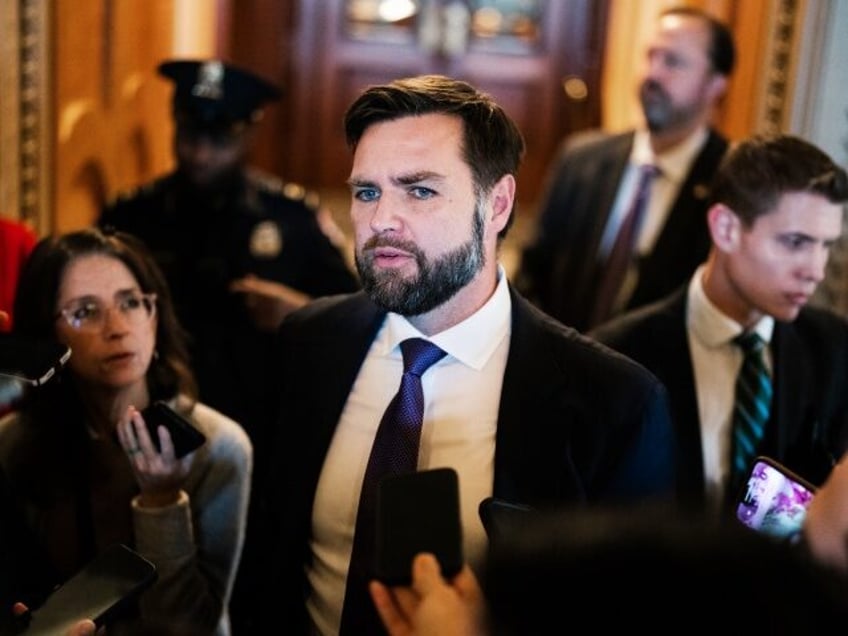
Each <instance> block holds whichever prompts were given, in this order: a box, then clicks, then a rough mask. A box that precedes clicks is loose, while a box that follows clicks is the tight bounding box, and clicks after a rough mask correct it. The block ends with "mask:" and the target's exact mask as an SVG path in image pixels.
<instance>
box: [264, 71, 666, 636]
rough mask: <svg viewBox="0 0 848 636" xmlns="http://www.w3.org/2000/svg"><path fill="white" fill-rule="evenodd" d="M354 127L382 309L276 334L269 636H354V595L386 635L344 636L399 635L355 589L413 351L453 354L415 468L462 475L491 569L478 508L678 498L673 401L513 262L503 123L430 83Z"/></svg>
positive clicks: (468, 509) (368, 259) (357, 187)
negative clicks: (511, 272) (373, 474)
mask: <svg viewBox="0 0 848 636" xmlns="http://www.w3.org/2000/svg"><path fill="white" fill-rule="evenodd" d="M345 130H346V135H347V139H348V142H349V144H350V146H351V147H352V149H353V151H354V156H353V166H352V170H351V175H350V178H349V180H348V182H349V184H350V188H351V191H352V203H351V219H352V221H353V227H354V233H355V239H356V263H357V268H358V270H359V273H360V279H361V280H362V283H363V288H364V293H358V294H354V295H346V296H341V297H332V298H325V299H319V300H317V301H314V302H313V303H312V304H310V305H309V306H307V307H306V308H304V309H301V310H299V311H297V312H294V313H292V314H291V315H289V316H288V317H287V318H286V320H285V321H284V322H283V324H282V326H281V329H280V331H279V334H278V335H279V337H280V343H279V350H280V358H281V365H280V369H279V371H280V375H279V377H277V378H276V383H277V386H278V387H279V392H280V405H281V416H280V423H279V426H278V428H277V430H278V431H279V433H280V437H279V439H278V444H277V446H276V447H275V449H274V451H275V457H277V458H278V461H276V462H275V463H274V467H273V469H272V473H271V475H270V478H269V479H268V482H267V487H268V488H267V490H268V493H269V497H268V499H267V501H266V502H265V504H266V510H267V512H269V513H270V520H271V522H272V526H271V529H270V532H269V533H268V534H267V536H269V537H273V538H274V542H275V547H276V549H277V550H276V558H275V559H274V560H272V561H271V562H269V567H268V568H267V570H268V572H269V573H270V574H271V576H272V577H273V580H272V582H271V584H270V585H269V587H268V592H269V597H268V600H267V602H266V603H264V604H260V606H261V605H264V606H266V608H267V609H268V610H270V612H269V614H270V617H269V618H270V620H269V622H268V623H267V624H266V625H264V626H263V627H264V628H265V629H266V630H271V629H273V628H275V627H279V626H280V625H283V626H285V627H286V628H289V629H290V630H291V632H290V633H327V634H332V633H337V632H338V630H339V627H340V625H343V626H344V625H345V617H346V613H347V612H348V609H349V608H348V605H347V600H346V597H348V596H349V595H350V594H355V595H356V596H358V597H359V598H361V599H363V601H362V604H361V605H360V609H364V610H366V611H368V612H370V613H371V614H372V617H371V620H373V621H374V622H373V623H368V624H367V625H368V626H360V627H359V628H358V629H356V630H351V631H349V632H347V631H346V627H343V628H342V630H341V633H356V634H370V633H380V631H382V629H381V628H379V627H378V626H379V622H378V619H377V616H376V613H375V612H374V608H373V604H372V603H371V601H370V598H369V597H368V594H367V588H366V585H367V577H363V578H361V579H358V578H357V579H352V580H351V581H348V580H347V579H348V569H349V568H348V566H349V563H350V559H351V553H352V545H354V538H355V534H356V532H358V530H357V531H354V527H355V526H356V524H357V523H358V522H357V516H358V513H357V508H358V506H357V502H358V501H359V499H360V496H361V490H362V483H363V475H364V474H365V472H366V465H367V464H368V462H369V454H370V453H371V450H372V445H373V444H374V443H375V442H374V440H375V437H376V436H377V430H378V425H379V423H380V418H381V414H382V413H383V411H384V410H385V409H386V405H387V404H388V403H389V401H390V399H391V398H392V394H393V393H394V392H395V391H396V390H397V387H398V383H399V379H400V378H401V373H402V362H401V355H400V349H401V347H400V346H399V345H400V343H401V342H404V343H405V342H406V341H407V340H408V339H409V338H418V339H423V340H425V341H427V342H430V343H433V344H435V345H437V346H438V347H439V348H441V350H442V351H444V352H445V355H444V357H443V358H441V359H440V360H439V361H438V362H436V363H435V364H434V365H433V366H432V367H430V369H429V370H428V371H426V372H424V373H423V375H422V378H421V383H422V390H423V395H424V408H423V427H422V429H421V433H420V440H419V443H420V446H419V450H418V454H417V463H416V466H417V469H418V470H422V469H427V468H435V467H442V466H448V467H452V468H454V469H455V470H456V471H457V473H458V474H459V485H460V501H461V506H462V511H461V515H462V525H463V544H464V552H465V556H466V558H467V559H468V560H469V562H470V563H472V564H473V565H475V566H476V565H478V564H479V563H480V562H481V560H482V557H483V554H484V553H485V550H486V536H485V531H484V529H483V527H482V524H481V522H480V519H479V516H478V510H477V509H478V505H479V503H480V501H481V500H483V499H484V498H485V497H488V496H490V495H493V494H494V495H497V496H498V497H501V498H504V499H508V500H512V501H517V502H526V503H529V504H532V505H535V506H538V507H542V508H544V507H548V506H555V505H566V504H572V505H577V506H586V505H593V504H597V503H600V502H608V503H613V502H614V503H616V504H624V503H625V502H627V503H633V502H641V501H644V500H649V499H651V500H653V499H654V498H665V497H670V496H671V494H672V492H673V473H674V458H673V454H672V448H673V446H674V442H673V440H672V439H671V437H670V432H671V431H670V428H669V425H670V422H669V418H668V412H667V410H666V409H667V404H666V400H665V395H664V390H663V389H662V387H661V385H660V384H659V383H658V382H657V381H656V379H655V378H654V377H653V376H651V375H650V374H649V373H647V372H646V371H645V370H644V369H643V368H641V367H640V366H638V365H636V364H634V363H633V362H632V361H631V360H629V359H627V358H625V357H623V356H620V355H618V354H615V353H614V352H612V351H610V350H609V349H607V348H605V347H602V346H600V345H598V344H597V343H594V342H592V341H590V340H588V339H587V338H585V337H583V336H581V335H580V334H578V333H577V332H576V331H574V330H572V329H570V328H568V327H565V326H563V325H561V324H560V323H558V322H556V321H554V320H553V319H551V318H550V317H548V316H547V315H545V314H543V313H542V312H540V311H539V310H538V309H536V308H534V307H533V306H531V305H530V304H529V303H528V302H527V301H526V300H524V299H523V298H522V297H521V296H520V295H518V294H517V293H516V292H515V291H514V290H513V289H511V288H510V285H509V283H508V281H507V279H506V275H505V273H504V270H503V268H502V267H501V266H499V264H498V246H499V244H500V242H501V241H502V239H503V237H504V235H505V234H506V232H507V230H508V228H509V225H510V221H511V217H512V212H513V204H514V199H515V188H516V181H515V174H516V172H517V170H518V166H519V163H520V159H521V156H522V155H523V152H524V142H523V139H522V137H521V134H520V132H519V131H518V129H517V127H516V126H515V124H514V122H513V121H512V120H511V119H509V118H508V116H507V115H506V114H505V113H504V111H503V109H502V108H501V107H500V106H498V105H497V104H496V103H494V102H493V101H492V100H491V98H490V97H489V96H487V95H485V94H481V93H480V92H478V91H477V90H476V89H474V88H473V87H472V86H470V85H468V84H467V83H465V82H461V81H457V80H453V79H450V78H446V77H442V76H423V77H418V78H408V79H405V80H398V81H394V82H392V83H390V84H388V85H384V86H374V87H370V88H369V89H367V90H366V91H365V92H364V93H363V94H362V95H360V96H359V97H358V98H357V99H356V100H355V102H354V103H353V104H352V106H351V107H350V108H349V110H348V112H347V114H346V117H345ZM380 432H381V433H382V432H383V428H382V427H380ZM295 440H297V441H295ZM410 565H411V564H410ZM346 586H347V591H346ZM351 590H353V591H352V592H351ZM354 597H355V596H354ZM281 604H285V606H284V607H283V606H281ZM343 607H344V611H343ZM309 627H311V629H312V630H315V631H310V629H309ZM375 630H376V631H375ZM263 633H265V632H263ZM269 633H270V632H269Z"/></svg>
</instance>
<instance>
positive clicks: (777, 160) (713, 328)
mask: <svg viewBox="0 0 848 636" xmlns="http://www.w3.org/2000/svg"><path fill="white" fill-rule="evenodd" d="M846 200H848V178H846V174H845V171H844V170H843V169H842V168H840V167H839V166H837V165H835V164H834V163H833V161H832V160H831V159H830V158H829V157H828V156H827V155H826V154H824V153H823V152H822V151H821V150H819V149H818V148H816V147H815V146H813V145H812V144H810V143H808V142H806V141H804V140H802V139H799V138H797V137H793V136H788V135H779V136H774V137H767V136H760V137H754V138H751V139H749V140H746V141H744V142H742V143H740V144H739V145H738V146H737V147H735V148H734V149H733V150H731V151H730V153H729V154H728V156H727V157H726V159H725V160H724V162H723V163H722V165H721V166H720V168H719V171H718V173H717V174H716V179H715V182H714V185H713V189H712V193H711V205H710V207H709V210H708V212H707V224H708V226H709V230H710V235H711V237H712V247H711V249H710V253H709V257H708V258H707V260H706V262H705V263H703V264H702V265H701V266H700V267H699V268H698V269H697V271H696V272H695V274H694V275H693V276H692V277H691V279H690V281H689V283H688V284H686V285H683V286H682V287H681V288H679V289H678V290H677V291H675V292H673V293H672V294H671V295H669V296H666V297H665V298H663V299H661V300H659V301H657V302H656V303H652V304H651V305H648V306H646V307H643V308H640V309H637V310H634V311H632V312H628V313H626V314H624V315H622V316H619V317H618V318H616V319H613V320H612V321H611V322H609V323H607V324H605V325H602V326H600V327H598V328H597V329H595V330H593V331H591V332H590V335H592V336H593V337H595V338H596V339H598V340H599V341H601V342H603V343H606V344H607V345H609V346H611V347H612V348H614V349H616V350H618V351H620V352H622V353H624V354H625V355H628V356H630V357H632V358H633V359H635V360H637V361H638V362H640V363H642V364H643V365H645V366H646V367H647V368H648V369H649V370H651V371H652V372H653V373H654V374H656V375H657V377H659V378H660V380H661V381H662V382H663V383H664V384H665V386H666V388H667V389H668V392H669V398H670V402H671V408H672V419H673V421H674V425H675V428H676V430H677V439H678V443H679V446H678V462H679V466H680V474H679V476H678V483H679V485H680V489H681V490H680V491H681V495H682V497H683V499H684V501H686V502H690V503H693V504H696V505H700V504H703V503H707V504H708V505H710V504H711V505H713V506H716V507H718V508H721V506H722V502H726V501H727V500H728V499H730V498H732V497H733V496H734V495H735V494H736V492H737V490H738V487H739V483H738V480H732V479H731V475H732V470H731V468H732V466H731V450H732V448H733V444H732V443H731V440H732V439H733V433H732V414H733V410H734V404H735V403H736V390H735V386H736V378H737V375H738V373H739V370H740V368H741V367H742V360H743V354H742V351H741V350H740V348H739V347H738V346H736V345H735V344H734V342H733V340H734V338H735V337H736V336H737V335H739V334H740V333H742V332H756V333H757V334H758V335H759V336H760V337H761V339H762V340H763V341H765V343H766V351H765V354H766V360H765V364H766V367H767V371H768V375H769V376H770V384H771V387H772V390H771V399H770V404H767V412H768V419H767V421H766V422H765V426H764V431H763V434H762V437H761V440H760V441H759V442H756V441H754V443H753V448H752V449H751V450H752V453H755V454H763V455H768V456H770V457H772V458H774V459H777V460H778V461H780V462H781V463H783V464H786V465H787V466H789V467H790V468H791V469H793V470H794V471H795V472H797V473H799V474H800V475H802V476H804V477H806V478H807V479H808V480H810V481H812V482H813V483H815V484H817V485H818V484H821V482H822V481H824V479H825V477H826V476H827V475H828V474H829V472H830V470H831V468H832V466H833V463H834V461H835V460H837V459H839V458H840V457H841V456H842V454H843V453H844V452H845V450H846V448H848V391H846V390H845V389H846V386H848V322H846V321H845V320H844V319H843V318H842V317H840V316H837V315H835V314H833V313H831V312H829V311H826V310H822V309H818V308H814V307H808V306H807V302H808V300H809V299H810V297H811V296H812V294H813V292H814V291H815V289H816V286H817V285H818V284H819V283H820V282H821V281H822V279H823V278H824V274H825V265H826V263H827V259H828V256H829V253H830V248H831V247H832V246H833V244H834V243H835V242H836V240H837V239H838V238H839V236H840V234H841V232H842V222H843V206H844V203H845V201H846Z"/></svg>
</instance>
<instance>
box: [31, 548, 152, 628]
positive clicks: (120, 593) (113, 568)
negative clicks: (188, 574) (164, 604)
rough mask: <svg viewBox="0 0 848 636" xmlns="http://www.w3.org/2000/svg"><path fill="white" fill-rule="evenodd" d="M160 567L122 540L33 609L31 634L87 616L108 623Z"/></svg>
mask: <svg viewBox="0 0 848 636" xmlns="http://www.w3.org/2000/svg"><path fill="white" fill-rule="evenodd" d="M156 577H157V573H156V567H155V566H154V565H153V563H151V562H150V561H148V560H147V559H145V558H144V557H142V556H141V555H140V554H138V553H137V552H135V551H134V550H132V549H130V548H128V547H127V546H125V545H123V544H121V543H118V544H115V545H113V546H111V547H109V548H107V549H106V550H104V551H103V552H101V553H100V554H99V555H98V556H96V557H95V558H94V559H93V560H92V561H90V562H89V563H88V564H87V565H86V566H85V567H84V568H83V569H82V570H80V571H79V572H78V573H77V574H75V575H74V576H72V577H71V578H70V579H68V580H67V581H66V582H65V583H63V584H62V585H61V586H59V587H58V588H56V589H55V590H54V591H53V592H52V593H51V594H50V596H48V597H47V600H46V601H45V602H44V603H42V604H41V605H40V606H39V607H38V608H36V609H34V610H32V612H31V613H30V619H29V622H28V624H27V626H26V628H25V629H24V630H23V633H24V634H27V636H56V635H57V634H65V633H67V631H68V629H70V627H71V626H72V625H74V624H75V623H76V622H78V621H79V620H81V619H83V618H90V619H91V620H93V621H94V622H95V624H96V625H97V626H98V627H101V626H103V625H107V624H108V623H109V622H110V621H112V620H113V619H114V618H115V617H117V616H119V615H120V614H121V612H122V611H123V610H124V609H125V608H126V607H127V606H128V605H130V604H131V602H132V601H134V600H135V599H136V598H137V597H138V595H139V594H141V592H143V591H144V590H145V589H147V588H148V587H150V586H151V585H153V583H154V582H155V581H156Z"/></svg>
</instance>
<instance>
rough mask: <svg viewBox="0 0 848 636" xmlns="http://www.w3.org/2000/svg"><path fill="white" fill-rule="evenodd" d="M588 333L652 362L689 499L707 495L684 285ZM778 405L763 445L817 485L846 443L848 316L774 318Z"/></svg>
mask: <svg viewBox="0 0 848 636" xmlns="http://www.w3.org/2000/svg"><path fill="white" fill-rule="evenodd" d="M590 336H592V337H594V338H597V339H598V340H599V341H601V342H603V343H605V344H607V345H609V346H611V347H613V348H614V349H616V350H618V351H621V352H622V353H624V354H625V355H627V356H630V357H632V358H633V359H634V360H637V361H638V362H640V363H642V364H643V365H645V366H646V367H648V369H650V370H651V371H652V372H653V373H654V374H656V376H657V377H658V378H659V379H660V380H661V381H662V382H663V383H664V384H665V386H666V388H667V389H668V394H669V401H670V404H671V414H672V420H673V421H674V425H675V428H676V430H677V440H678V444H679V445H678V449H677V459H678V463H679V466H680V474H679V476H678V484H679V486H680V489H681V490H680V492H681V495H682V496H683V497H684V501H691V502H693V503H697V502H703V500H704V464H703V453H702V447H701V429H700V419H699V417H698V403H697V397H696V393H695V375H694V371H693V369H692V356H691V353H690V350H689V341H688V336H687V332H686V286H684V287H683V288H681V289H679V290H677V291H676V292H674V293H673V294H671V295H669V296H667V297H665V298H663V299H662V300H660V301H657V302H656V303H653V304H651V305H648V306H646V307H643V308H641V309H637V310H635V311H633V312H629V313H627V314H624V315H622V316H619V317H618V318H615V319H613V320H612V321H610V322H608V323H606V324H605V325H602V326H601V327H599V328H597V329H595V330H593V331H591V332H590ZM770 347H771V353H772V359H773V361H774V370H773V386H774V397H773V400H774V403H773V404H774V406H773V408H772V413H771V417H770V419H769V422H768V423H767V425H766V433H765V437H764V439H763V440H762V443H761V445H760V448H759V452H760V453H761V454H764V455H769V456H771V457H773V458H775V459H777V460H778V461H780V462H782V463H784V464H786V465H787V466H789V467H790V468H792V469H793V470H795V471H796V472H798V473H799V474H801V475H802V476H804V477H807V478H808V479H809V480H810V481H812V482H814V483H815V484H817V485H819V484H821V482H822V481H823V480H824V478H825V477H826V476H827V474H828V473H829V472H830V469H831V467H832V465H833V460H834V459H838V458H839V457H840V456H841V455H842V453H843V452H845V450H846V448H848V390H846V388H848V323H846V322H845V321H844V320H843V319H842V318H840V317H839V316H836V315H835V314H833V313H830V312H827V311H824V310H821V309H816V308H813V307H806V308H804V309H803V310H802V311H801V312H800V314H799V315H798V317H797V318H796V319H795V320H794V321H792V322H791V323H786V322H776V323H775V329H774V333H773V335H772V341H771V344H770Z"/></svg>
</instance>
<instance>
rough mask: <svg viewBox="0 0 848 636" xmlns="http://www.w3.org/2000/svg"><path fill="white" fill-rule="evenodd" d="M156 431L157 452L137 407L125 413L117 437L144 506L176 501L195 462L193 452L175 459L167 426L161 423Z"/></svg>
mask: <svg viewBox="0 0 848 636" xmlns="http://www.w3.org/2000/svg"><path fill="white" fill-rule="evenodd" d="M157 433H158V434H159V444H160V448H161V451H160V452H157V451H156V447H155V446H154V445H153V440H152V439H150V433H148V431H147V426H146V425H145V423H144V418H143V417H142V415H141V413H140V412H139V411H138V409H136V408H135V407H134V406H130V407H128V408H127V412H126V414H125V416H124V417H123V418H121V421H120V422H118V439H119V440H120V442H121V446H122V447H123V449H124V452H125V453H126V454H127V458H128V459H129V461H130V465H131V466H132V469H133V472H134V473H135V478H136V481H137V482H138V485H139V488H140V489H141V496H140V498H139V505H140V506H142V507H143V508H158V507H162V506H168V505H171V504H174V503H176V501H177V499H178V498H179V495H180V489H181V488H182V485H183V482H184V481H185V478H186V475H188V473H189V470H191V464H192V462H193V461H194V453H189V454H188V455H186V456H185V457H183V458H182V459H177V458H176V456H175V454H174V444H173V442H172V441H171V434H170V433H169V432H168V429H166V428H165V427H164V426H160V427H159V428H158V429H157Z"/></svg>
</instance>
